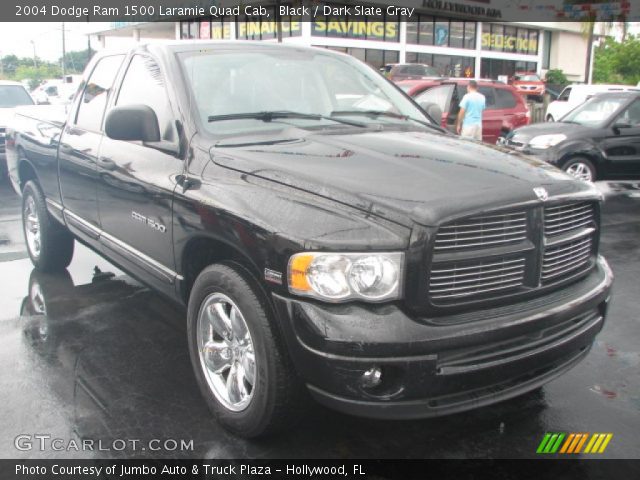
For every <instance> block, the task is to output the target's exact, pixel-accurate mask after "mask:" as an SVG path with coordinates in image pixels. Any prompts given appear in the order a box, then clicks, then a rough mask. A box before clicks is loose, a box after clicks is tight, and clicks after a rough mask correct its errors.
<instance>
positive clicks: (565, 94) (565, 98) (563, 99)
mask: <svg viewBox="0 0 640 480" xmlns="http://www.w3.org/2000/svg"><path fill="white" fill-rule="evenodd" d="M570 94H571V87H567V88H565V89H564V90H563V91H562V93H561V94H560V96H559V97H558V101H559V102H566V101H568V100H569V95H570Z"/></svg>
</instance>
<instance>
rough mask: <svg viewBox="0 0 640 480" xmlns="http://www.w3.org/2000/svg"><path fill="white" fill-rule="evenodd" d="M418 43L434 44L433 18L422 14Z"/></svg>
mask: <svg viewBox="0 0 640 480" xmlns="http://www.w3.org/2000/svg"><path fill="white" fill-rule="evenodd" d="M418 44H419V45H433V18H432V17H424V16H422V15H420V22H419V27H418Z"/></svg>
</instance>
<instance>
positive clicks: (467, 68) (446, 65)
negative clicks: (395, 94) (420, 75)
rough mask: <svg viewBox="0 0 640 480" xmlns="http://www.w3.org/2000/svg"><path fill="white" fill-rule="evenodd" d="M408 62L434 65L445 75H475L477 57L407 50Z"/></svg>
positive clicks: (468, 76) (406, 57)
mask: <svg viewBox="0 0 640 480" xmlns="http://www.w3.org/2000/svg"><path fill="white" fill-rule="evenodd" d="M405 59H406V62H407V63H422V64H424V65H429V66H432V67H434V68H435V69H436V70H437V71H438V74H439V75H442V76H443V77H467V78H470V77H473V73H474V72H473V68H474V65H475V59H474V58H473V57H462V56H459V55H438V54H433V53H417V52H407V54H406V56H405Z"/></svg>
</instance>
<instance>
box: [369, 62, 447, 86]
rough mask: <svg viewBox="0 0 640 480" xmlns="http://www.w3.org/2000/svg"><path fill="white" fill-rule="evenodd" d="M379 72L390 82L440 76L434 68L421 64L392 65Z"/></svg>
mask: <svg viewBox="0 0 640 480" xmlns="http://www.w3.org/2000/svg"><path fill="white" fill-rule="evenodd" d="M381 70H382V72H383V73H385V74H386V77H387V78H388V79H389V80H391V81H392V82H398V81H400V80H416V79H423V78H435V77H440V76H441V75H440V73H439V72H438V70H437V69H436V68H434V67H431V66H429V65H424V64H422V63H393V64H388V65H385V66H384V67H382V69H381Z"/></svg>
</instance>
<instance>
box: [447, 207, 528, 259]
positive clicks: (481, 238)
mask: <svg viewBox="0 0 640 480" xmlns="http://www.w3.org/2000/svg"><path fill="white" fill-rule="evenodd" d="M526 235H527V216H526V213H525V212H516V213H505V214H500V215H483V216H477V217H471V218H467V219H464V220H459V221H457V222H455V223H452V224H450V225H444V226H442V227H440V228H439V230H438V233H437V234H436V242H435V252H436V253H438V252H447V251H452V250H460V249H464V248H481V247H488V246H498V245H504V244H508V243H516V242H521V241H523V240H525V239H526Z"/></svg>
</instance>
